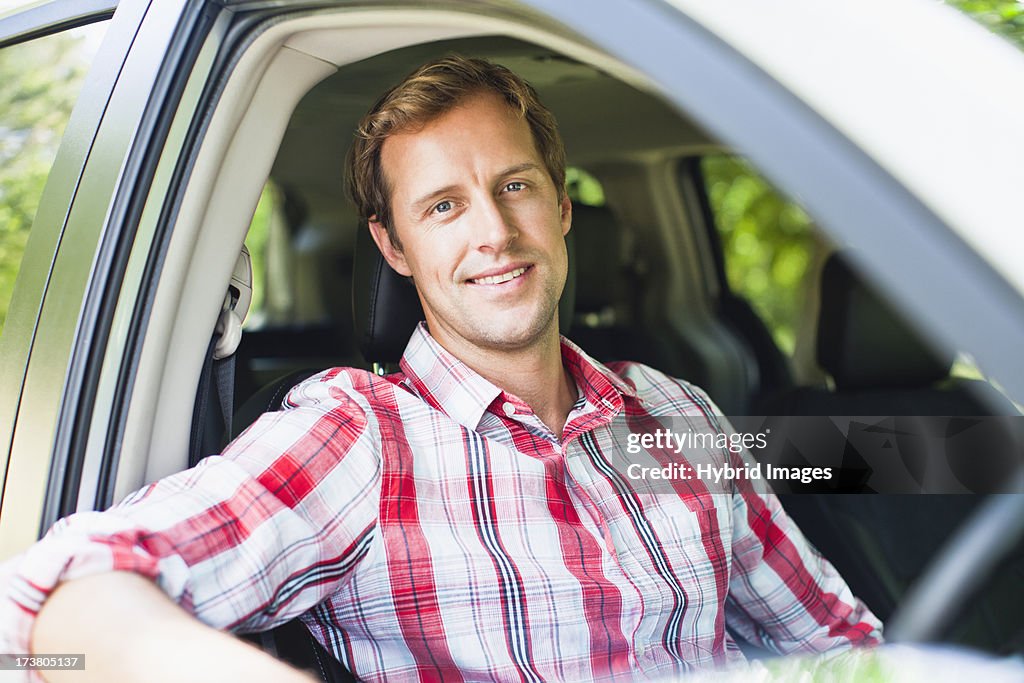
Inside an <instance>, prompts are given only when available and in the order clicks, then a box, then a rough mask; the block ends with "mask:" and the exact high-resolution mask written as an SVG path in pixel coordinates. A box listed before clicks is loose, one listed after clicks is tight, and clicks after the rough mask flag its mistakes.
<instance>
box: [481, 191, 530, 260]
mask: <svg viewBox="0 0 1024 683" xmlns="http://www.w3.org/2000/svg"><path fill="white" fill-rule="evenodd" d="M474 208H475V209H476V211H475V213H476V215H475V216H474V217H473V238H474V240H475V241H476V247H477V248H478V249H484V250H491V251H502V250H504V249H507V248H508V246H509V245H510V244H512V242H513V241H514V240H515V239H516V238H517V237H518V236H519V231H518V230H517V229H516V227H515V224H514V221H513V220H512V216H511V215H509V214H508V212H506V211H504V210H503V208H502V206H501V205H500V204H499V202H498V201H497V200H496V199H495V198H494V197H486V198H484V199H481V200H478V201H477V202H475V206H474Z"/></svg>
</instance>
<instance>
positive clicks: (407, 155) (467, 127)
mask: <svg viewBox="0 0 1024 683" xmlns="http://www.w3.org/2000/svg"><path fill="white" fill-rule="evenodd" d="M535 169H536V170H539V171H541V172H543V170H544V165H543V160H542V158H541V156H540V153H539V152H538V150H537V146H536V142H535V140H534V137H533V133H532V131H531V129H530V126H529V124H528V123H527V121H526V119H525V117H523V116H520V115H519V114H518V112H516V111H515V110H513V109H512V108H511V107H510V106H509V105H508V104H507V103H506V102H505V101H504V99H503V98H501V97H500V96H498V95H493V94H491V93H484V94H481V95H474V96H473V97H471V98H469V99H468V100H466V101H464V102H462V103H460V104H459V105H458V106H456V107H453V108H451V109H449V110H448V111H446V112H445V113H443V114H441V115H439V116H437V117H435V118H433V119H431V120H430V121H429V122H427V123H425V124H422V125H419V126H417V127H415V128H410V129H407V130H403V131H400V132H397V133H394V134H392V135H390V136H388V138H387V139H386V140H384V142H383V145H382V147H381V171H382V173H383V175H384V179H385V181H386V182H387V184H388V186H389V188H390V189H391V191H392V196H394V195H395V194H407V193H409V194H416V195H417V196H418V195H419V194H421V193H422V192H423V191H424V190H426V189H430V188H440V187H444V186H447V185H452V184H458V183H460V182H468V181H469V178H468V177H467V175H466V174H467V171H469V170H472V171H473V172H479V173H481V174H483V175H488V176H499V175H502V174H507V173H509V172H520V171H521V172H531V171H533V170H535ZM399 181H401V182H399ZM413 186H414V187H413ZM406 199H408V197H406Z"/></svg>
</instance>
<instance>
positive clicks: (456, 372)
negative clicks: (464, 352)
mask: <svg viewBox="0 0 1024 683" xmlns="http://www.w3.org/2000/svg"><path fill="white" fill-rule="evenodd" d="M562 355H563V360H564V363H565V367H566V368H567V369H568V370H569V372H570V373H571V375H572V377H573V379H574V380H575V382H576V385H577V389H578V392H579V399H578V401H577V402H576V404H575V405H574V406H573V408H572V411H571V412H570V414H569V416H568V419H567V421H566V423H565V428H564V432H563V434H562V437H561V439H559V438H558V437H557V436H556V435H555V434H553V433H551V431H550V430H549V429H548V428H547V427H546V426H545V425H544V424H543V423H542V422H541V421H540V420H539V419H538V418H537V417H536V416H535V415H534V414H533V412H532V410H531V409H530V407H529V406H527V405H526V404H525V403H523V402H522V401H521V400H520V399H518V398H516V397H515V396H512V395H509V394H506V393H505V392H503V391H502V390H501V389H499V388H497V387H496V386H494V385H493V384H491V383H490V382H488V381H487V380H485V379H483V378H482V377H480V376H479V375H478V374H476V373H475V372H473V371H472V370H470V369H469V368H468V367H467V366H466V365H464V364H463V363H461V362H460V361H458V360H457V359H455V358H454V357H452V356H451V355H450V354H448V353H447V352H446V351H445V350H444V349H443V348H441V347H440V345H438V344H437V343H436V341H434V340H433V339H432V338H431V337H430V335H429V333H427V331H426V328H425V326H423V325H421V326H420V328H419V329H418V330H417V331H416V333H415V334H414V335H413V337H412V339H411V340H410V343H409V346H408V348H407V349H406V352H405V356H404V358H403V361H402V364H401V372H399V373H396V374H394V375H391V376H387V377H377V376H375V375H373V374H371V373H368V372H365V371H361V370H353V369H337V368H336V369H332V370H329V371H326V372H323V373H321V374H319V375H317V376H315V377H313V378H311V379H309V380H307V381H306V382H304V383H302V384H301V385H299V386H298V387H296V388H295V389H294V390H292V392H291V393H290V395H289V396H288V398H287V400H286V408H285V409H284V410H282V411H280V412H275V413H268V414H266V415H264V416H262V417H261V418H260V419H259V420H258V421H257V422H256V423H255V424H254V425H253V426H251V427H250V428H249V429H248V430H247V431H246V432H245V433H243V434H242V435H241V436H240V437H239V438H238V439H237V440H235V441H234V442H233V443H232V444H231V445H230V446H229V447H228V448H227V449H226V451H225V453H224V454H223V455H222V456H215V457H210V458H207V459H205V460H204V461H203V462H201V463H200V464H199V465H198V466H197V467H195V468H193V469H191V470H188V471H186V472H182V473H180V474H176V475H174V476H171V477H168V478H166V479H164V480H162V481H160V482H157V483H156V484H153V485H151V486H149V487H147V488H145V489H143V490H141V491H139V492H137V493H135V494H133V495H131V496H129V497H128V498H127V499H126V500H124V501H123V502H121V503H120V504H118V505H117V506H115V507H114V508H112V509H111V510H109V511H107V512H102V513H99V512H93V513H80V514H77V515H73V516H72V517H70V518H68V519H65V520H62V521H61V522H59V523H58V524H57V525H56V526H55V527H54V528H53V530H52V531H51V532H50V533H49V534H48V535H47V537H46V539H45V540H43V541H42V542H40V543H38V544H37V545H36V546H34V547H33V548H32V549H31V550H29V551H28V552H27V553H26V554H24V555H23V556H21V557H20V558H18V559H16V560H14V561H12V563H9V566H8V570H9V571H11V572H12V573H14V574H15V576H14V577H13V578H12V579H11V580H9V581H8V590H7V600H6V601H5V603H6V609H5V614H6V615H7V616H5V617H4V621H3V630H4V631H5V632H6V636H7V640H8V642H7V643H0V644H2V645H3V646H4V648H3V649H5V650H6V651H9V652H27V651H28V647H27V639H28V633H29V630H30V628H31V625H32V618H33V617H34V615H35V613H36V612H37V611H38V609H39V607H40V605H41V603H42V602H43V600H44V599H45V598H46V595H47V594H48V593H49V592H50V591H51V590H52V589H53V587H54V586H56V584H57V583H58V582H59V581H62V580H66V579H69V578H73V577H78V576H83V575H86V574H92V573H97V572H102V571H107V570H111V569H119V570H130V571H135V572H139V573H141V574H143V575H146V576H148V577H152V578H153V579H155V580H156V581H157V583H158V584H159V586H160V587H161V588H162V589H163V590H164V591H166V592H167V594H168V595H170V596H171V597H172V598H173V599H174V600H176V601H178V602H179V603H180V604H182V605H183V606H184V607H185V608H186V609H188V610H190V611H191V612H192V613H194V614H195V615H196V616H197V617H198V618H199V619H201V620H202V621H204V622H206V623H208V624H211V625H213V626H216V627H218V628H224V629H231V630H235V631H256V630H263V629H267V628H270V627H273V626H275V625H277V624H281V623H283V622H285V621H287V620H289V619H292V618H294V617H296V616H300V615H301V618H302V620H303V621H304V622H305V624H306V625H307V626H308V627H309V629H310V630H311V631H312V633H313V634H314V635H315V636H316V637H317V639H319V640H320V641H321V642H322V643H323V644H324V645H325V646H326V647H327V648H328V649H329V650H331V651H332V652H334V653H335V654H336V656H337V657H338V658H339V659H340V660H341V661H342V662H343V663H344V664H345V665H346V666H347V667H348V668H350V669H351V670H352V671H354V672H355V673H356V674H357V675H358V676H359V677H360V678H363V679H365V680H384V679H390V680H415V679H419V680H430V681H434V680H442V679H444V680H516V681H520V680H522V681H540V680H548V679H555V680H592V679H601V678H607V677H618V676H623V675H626V676H630V675H632V676H636V677H638V678H646V677H660V676H667V675H670V674H674V673H678V672H681V671H686V670H690V669H693V668H703V667H711V666H717V665H723V664H727V663H729V662H731V661H735V660H741V659H742V655H741V654H740V653H739V651H738V649H737V648H736V646H735V644H734V643H733V641H732V639H731V637H730V635H729V632H728V631H727V630H726V625H727V624H728V625H729V627H730V628H731V629H732V630H734V631H735V632H737V633H740V634H742V635H743V636H744V637H745V638H747V639H749V640H751V641H753V642H755V643H758V644H761V645H763V646H765V647H768V648H770V649H773V650H775V651H777V652H780V653H788V652H796V651H801V652H816V651H824V650H828V649H833V648H843V647H848V646H849V645H851V644H874V643H877V642H879V640H880V637H881V634H880V630H881V625H880V623H879V622H878V620H877V619H876V618H875V617H874V615H872V614H871V613H870V612H869V611H868V610H867V609H866V608H865V607H864V606H863V604H862V603H860V602H859V601H858V600H856V599H855V598H854V597H853V595H852V594H851V592H850V590H849V588H848V587H847V586H846V584H845V583H844V582H843V580H842V579H841V578H840V577H839V576H838V574H837V573H836V571H835V570H834V569H833V568H832V566H831V565H829V564H828V563H827V562H826V561H824V560H823V559H822V558H821V557H820V556H819V555H818V554H817V552H815V550H814V549H813V548H811V547H810V546H809V545H808V544H807V542H806V541H805V540H804V539H803V537H802V536H801V534H800V532H799V530H798V529H796V527H795V526H794V525H793V523H792V522H791V521H790V520H789V518H788V517H787V516H786V515H785V513H784V512H783V511H782V509H781V508H780V506H779V503H778V501H777V500H776V498H775V497H774V496H773V495H770V494H764V493H759V492H757V491H755V490H754V489H753V488H752V487H751V486H749V485H743V484H737V485H729V486H726V487H721V486H720V487H719V489H718V490H712V488H711V487H710V486H709V485H705V484H704V483H702V482H701V481H686V482H677V483H674V484H672V485H670V486H668V487H667V488H662V489H660V490H658V489H655V488H652V487H651V486H650V485H648V484H647V483H645V481H644V480H637V479H634V478H631V477H630V476H627V475H626V474H625V469H624V467H623V465H624V463H625V459H624V457H623V456H622V453H623V452H624V451H623V444H625V442H626V439H627V438H628V437H627V435H628V434H629V433H636V432H641V431H651V430H653V429H655V428H657V426H658V425H660V424H666V422H665V421H664V420H668V419H669V418H671V421H672V422H671V424H673V425H674V428H675V429H676V430H678V429H679V426H680V425H681V424H688V425H693V426H695V427H701V428H707V427H708V426H709V425H710V426H711V427H712V428H713V429H715V430H719V429H724V430H728V429H729V427H728V425H727V424H726V423H724V421H722V419H721V418H720V417H716V415H715V413H716V409H715V407H714V405H713V404H712V403H711V401H710V400H709V399H708V398H707V396H706V395H705V394H704V393H702V392H701V391H700V390H698V389H696V388H695V387H693V386H691V385H689V384H687V383H686V382H683V381H680V380H676V379H672V378H669V377H667V376H665V375H664V374H662V373H660V372H657V371H655V370H652V369H650V368H647V367H645V366H642V365H637V364H632V363H621V364H614V365H611V366H608V367H605V366H602V365H600V364H598V363H596V362H595V361H593V360H592V359H590V358H589V357H587V356H586V355H585V354H583V353H582V352H581V351H580V350H579V349H578V348H577V347H576V346H574V345H573V344H572V343H570V342H568V341H564V340H563V342H562ZM665 457H667V456H666V453H664V452H662V451H658V450H657V449H647V450H644V451H643V452H641V453H639V454H638V455H633V456H630V461H631V462H639V463H642V464H643V463H647V464H652V465H657V464H659V463H660V464H664V462H665V460H664V458H665ZM671 457H673V458H674V459H675V460H676V461H679V460H680V458H682V459H683V460H686V459H689V460H691V461H692V460H694V459H695V458H704V459H705V460H708V459H710V460H717V461H718V462H719V463H723V462H727V461H728V460H727V459H728V458H729V457H730V454H729V453H728V451H727V450H723V451H720V452H716V451H713V450H712V451H705V452H703V453H699V454H697V453H693V452H689V453H687V452H685V451H684V452H683V453H682V454H681V455H673V456H671ZM663 486H664V485H663ZM0 640H2V639H0Z"/></svg>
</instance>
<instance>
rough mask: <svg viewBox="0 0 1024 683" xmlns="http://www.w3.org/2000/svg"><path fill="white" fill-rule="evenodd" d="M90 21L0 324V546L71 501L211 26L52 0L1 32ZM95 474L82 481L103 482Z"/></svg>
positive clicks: (116, 362) (159, 10)
mask: <svg viewBox="0 0 1024 683" xmlns="http://www.w3.org/2000/svg"><path fill="white" fill-rule="evenodd" d="M204 16H205V17H206V18H207V21H203V19H204ZM96 22H102V26H101V28H100V31H101V32H102V33H103V34H104V35H103V36H102V38H103V40H102V43H101V44H100V45H99V46H98V50H97V51H96V54H95V58H93V59H92V61H91V64H90V68H89V70H88V75H86V76H85V77H84V79H83V82H82V83H81V87H80V91H79V94H78V100H77V102H76V104H75V107H74V111H73V113H72V114H71V117H70V121H69V122H68V124H67V129H66V131H65V133H64V136H63V139H62V140H61V143H60V148H59V151H58V153H57V156H56V161H55V162H54V164H53V169H52V171H51V172H50V174H49V180H48V182H47V184H46V187H45V190H44V191H43V192H42V195H41V198H40V200H39V210H38V213H37V214H36V216H35V220H34V223H33V227H32V231H31V238H30V239H29V240H28V244H27V246H26V249H25V254H24V258H23V260H22V267H21V269H20V272H19V275H18V280H17V284H16V286H15V287H14V292H13V298H12V301H11V305H10V310H9V313H8V316H7V319H6V324H5V327H4V331H3V336H2V338H0V377H2V379H0V387H2V388H0V444H2V446H0V462H3V463H4V464H5V465H6V466H5V468H4V473H5V476H4V480H3V481H4V487H3V499H2V506H0V549H2V553H3V555H4V556H8V555H10V554H13V553H14V552H17V551H18V550H20V549H22V548H24V547H25V546H26V545H27V544H28V543H31V542H32V541H33V540H35V538H37V537H38V535H39V533H40V531H41V529H45V528H46V527H48V526H49V525H50V524H52V522H53V521H55V520H56V519H57V518H58V517H59V516H61V515H62V514H66V513H67V512H70V511H73V510H74V509H75V508H76V506H77V504H78V485H79V483H80V482H81V476H82V468H83V465H84V464H85V459H84V457H83V453H84V451H85V450H86V448H87V441H88V439H87V436H88V435H89V433H90V431H89V429H88V427H89V425H90V422H91V420H93V419H99V420H102V415H98V414H97V409H98V410H100V411H102V410H103V409H104V408H107V409H109V406H110V402H111V401H113V400H114V391H115V389H114V387H113V386H111V385H110V382H111V380H112V376H111V374H110V373H111V372H114V373H115V375H116V374H118V373H119V371H120V369H121V368H120V360H121V358H120V353H119V351H118V349H117V348H115V347H116V346H117V344H118V342H119V341H120V342H122V343H123V340H124V338H125V336H126V333H127V330H125V329H121V328H118V327H117V325H118V322H117V315H118V313H120V314H121V315H124V311H125V309H130V308H131V306H132V302H133V301H134V300H135V298H136V296H137V295H138V292H139V287H140V283H141V280H142V277H141V276H142V271H143V270H144V269H145V267H146V265H147V256H148V243H149V241H150V240H152V239H153V234H152V233H151V232H149V233H147V232H146V229H145V227H143V228H142V229H141V230H140V217H141V213H142V210H143V201H142V200H144V199H145V198H146V196H147V190H152V188H153V183H154V180H156V182H157V183H159V182H161V180H162V182H163V183H164V187H166V185H167V182H168V180H169V179H168V178H163V179H160V178H155V176H156V170H157V169H156V166H157V159H158V158H159V151H160V150H161V148H162V147H163V145H164V144H165V143H166V141H167V139H168V132H169V128H170V122H171V115H172V114H173V112H174V109H175V106H176V105H177V104H178V103H180V101H181V98H182V92H183V90H184V85H185V77H186V76H187V75H188V74H189V72H190V69H189V68H188V65H190V64H191V63H194V62H195V60H196V56H197V52H198V50H197V49H195V47H196V46H198V45H199V44H200V38H198V37H197V36H204V35H206V34H207V33H208V32H209V29H210V26H211V22H210V21H209V17H208V16H207V15H204V14H203V5H202V4H196V3H191V4H190V3H185V2H174V1H172V2H164V1H161V2H148V1H141V2H124V3H121V4H120V6H118V7H116V10H115V3H114V2H86V3H80V2H65V1H57V2H50V3H45V4H43V5H40V6H37V7H33V8H32V9H29V10H26V11H24V12H20V13H15V14H13V15H10V16H8V17H7V18H5V19H3V20H2V21H0V41H2V42H0V45H4V46H5V47H3V48H2V49H3V50H5V52H6V51H14V50H18V49H25V48H23V46H24V45H30V44H31V43H34V42H37V41H46V40H54V39H55V38H56V37H58V34H60V33H61V32H64V31H68V30H70V29H74V28H75V27H78V26H83V25H87V24H93V23H96ZM179 142H180V141H179ZM112 330H113V332H114V335H113V337H112V336H111V331H112ZM111 342H113V346H111ZM104 372H106V374H104ZM101 378H102V379H101ZM104 381H106V382H107V384H104ZM97 394H102V395H103V398H102V399H97ZM91 434H92V437H93V438H94V439H97V443H96V444H94V445H98V446H100V447H102V446H103V445H104V444H105V442H106V439H105V434H104V433H102V432H98V431H95V430H94V431H92V432H91ZM95 475H96V473H95V472H94V473H93V474H91V475H90V487H91V489H96V488H97V487H98V486H100V484H101V482H100V479H99V477H97V476H95ZM83 505H85V506H86V507H90V508H91V507H92V506H93V505H94V501H91V500H90V501H88V502H84V503H83Z"/></svg>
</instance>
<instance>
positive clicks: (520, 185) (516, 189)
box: [505, 182, 526, 192]
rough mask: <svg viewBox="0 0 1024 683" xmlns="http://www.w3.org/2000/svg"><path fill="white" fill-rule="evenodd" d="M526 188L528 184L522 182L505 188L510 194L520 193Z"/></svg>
mask: <svg viewBox="0 0 1024 683" xmlns="http://www.w3.org/2000/svg"><path fill="white" fill-rule="evenodd" d="M525 188H526V183H520V182H514V183H509V184H508V185H506V186H505V189H506V190H508V191H509V192H519V191H520V190H523V189H525Z"/></svg>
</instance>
